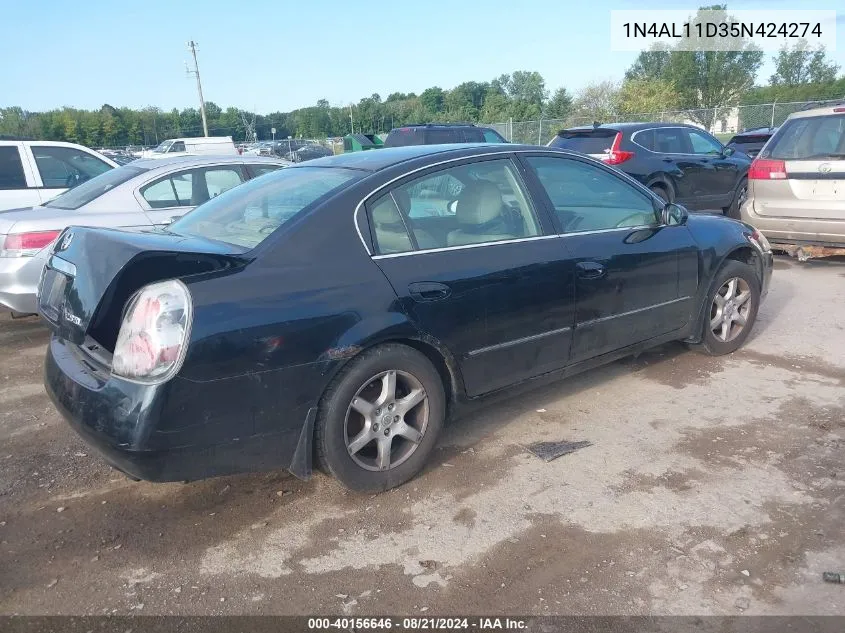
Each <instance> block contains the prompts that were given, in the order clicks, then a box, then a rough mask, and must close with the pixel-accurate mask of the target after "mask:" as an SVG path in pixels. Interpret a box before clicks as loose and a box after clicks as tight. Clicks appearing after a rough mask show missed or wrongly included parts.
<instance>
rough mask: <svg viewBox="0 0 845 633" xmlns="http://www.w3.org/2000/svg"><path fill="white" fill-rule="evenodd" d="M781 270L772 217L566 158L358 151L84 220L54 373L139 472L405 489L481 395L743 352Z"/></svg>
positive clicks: (92, 426)
mask: <svg viewBox="0 0 845 633" xmlns="http://www.w3.org/2000/svg"><path fill="white" fill-rule="evenodd" d="M771 270H772V254H771V250H770V248H769V246H768V243H767V242H766V239H765V238H764V237H763V236H762V235H760V234H759V233H758V232H757V231H756V230H755V229H754V228H753V227H751V226H749V225H747V224H743V223H741V222H738V221H735V220H732V219H729V218H725V217H716V216H709V215H689V214H687V212H686V211H685V210H684V209H683V208H682V207H680V206H678V205H674V204H664V202H663V201H662V200H660V199H659V198H657V197H655V196H654V194H652V193H651V192H650V191H649V190H648V189H645V188H644V187H642V186H641V185H640V184H638V183H637V182H635V181H633V180H632V179H631V178H629V177H627V176H626V175H624V174H622V173H620V172H618V171H615V170H613V169H612V168H609V167H606V166H605V165H603V164H601V163H600V162H598V161H595V160H592V159H590V158H588V157H585V156H582V155H578V154H574V153H571V152H567V151H564V150H555V149H545V148H539V147H531V146H518V145H516V146H514V145H509V146H495V145H454V146H449V145H440V146H436V145H431V146H411V147H404V148H396V149H383V150H378V151H372V152H361V153H352V154H345V155H341V156H334V157H329V158H324V159H317V160H314V161H310V162H308V163H304V164H302V165H297V166H294V167H289V168H288V169H283V170H280V171H278V172H274V173H272V174H268V175H265V176H262V177H260V178H257V179H254V180H252V181H250V182H248V183H246V184H244V185H241V186H239V187H236V188H234V189H232V190H230V191H227V192H225V193H223V194H221V195H220V196H218V197H216V198H214V199H212V200H210V201H208V202H206V203H205V204H203V205H200V206H199V207H197V209H196V210H194V211H192V212H191V213H189V214H187V215H185V216H184V217H182V218H181V219H179V220H177V221H176V222H175V223H173V224H172V225H170V226H169V227H167V228H166V229H164V230H161V231H157V232H132V231H120V230H107V229H93V228H83V227H71V228H69V229H67V230H66V231H65V232H64V233H62V235H60V236H59V238H58V239H57V240H56V242H55V245H54V246H53V247H52V252H51V255H50V258H49V259H48V264H47V266H46V267H45V269H44V272H43V274H42V280H41V285H40V288H39V299H38V303H39V311H40V313H41V315H42V317H43V318H44V319H45V320H46V321H47V323H48V324H49V325H50V327H51V328H52V329H53V335H52V337H51V340H50V344H49V349H48V352H47V356H46V361H45V384H46V388H47V391H48V393H49V394H50V396H51V398H52V400H53V402H54V403H55V405H56V406H57V408H58V409H59V411H61V413H62V414H63V415H64V417H65V418H66V419H67V420H68V421H69V423H70V424H71V425H72V426H73V427H74V428H75V429H76V430H77V432H79V433H80V434H81V435H82V436H83V437H84V438H85V439H86V440H87V441H88V442H89V443H90V444H92V445H93V446H95V447H96V448H97V449H98V450H99V452H100V453H101V454H102V455H103V456H104V457H105V459H106V460H107V461H109V462H110V463H111V464H112V465H114V466H115V467H116V468H118V469H120V470H122V471H124V472H126V473H127V474H129V475H131V476H133V477H135V478H140V479H148V480H154V481H175V480H193V479H199V478H204V477H210V476H215V475H223V474H229V473H235V472H245V471H255V470H267V469H276V468H287V469H289V470H290V471H291V472H292V473H293V474H294V475H296V476H298V477H302V478H305V477H308V476H309V475H310V474H311V468H312V461H313V460H316V462H317V463H318V464H319V466H320V467H321V468H322V469H323V470H325V471H326V472H328V473H330V474H332V475H334V476H335V477H337V479H339V480H340V481H341V482H342V483H343V484H344V485H345V486H347V487H349V488H351V489H354V490H359V491H378V490H385V489H387V488H390V487H392V486H396V485H399V484H401V483H402V482H404V481H407V480H408V479H409V478H411V477H413V476H414V475H415V474H416V473H418V472H419V471H420V470H421V468H422V467H423V464H424V462H425V460H426V458H427V457H428V455H429V454H430V453H431V451H432V449H433V447H434V445H435V442H436V440H437V436H438V433H439V432H440V430H441V428H442V426H443V424H444V421H445V419H446V417H447V412H448V413H450V414H451V413H453V412H454V411H455V410H456V409H458V408H460V407H462V406H463V405H466V404H467V403H470V402H473V401H476V400H478V399H482V398H483V399H487V398H488V397H490V396H492V394H498V393H501V392H502V390H504V389H506V388H509V387H511V386H513V385H516V384H525V383H530V384H535V383H537V382H539V381H543V380H545V379H551V378H556V377H562V376H566V375H569V374H573V373H576V372H578V371H582V370H584V369H588V368H590V367H595V366H597V365H600V364H603V363H606V362H609V361H612V360H614V359H617V358H620V357H622V356H625V355H629V354H633V353H637V352H639V351H642V350H643V349H645V348H648V347H651V346H654V345H658V344H660V343H664V342H667V341H671V340H682V341H686V342H688V343H690V344H693V345H696V346H697V347H699V348H700V349H702V350H704V351H706V352H709V353H711V354H725V353H729V352H732V351H734V350H735V349H737V348H738V347H739V346H740V345H741V344H742V343H743V342H744V341H745V339H746V337H747V336H748V334H749V331H750V330H751V328H752V326H753V324H754V321H755V317H756V315H757V310H758V307H759V305H760V302H761V300H762V299H763V297H764V296H765V294H766V291H767V289H768V285H769V280H770V277H771Z"/></svg>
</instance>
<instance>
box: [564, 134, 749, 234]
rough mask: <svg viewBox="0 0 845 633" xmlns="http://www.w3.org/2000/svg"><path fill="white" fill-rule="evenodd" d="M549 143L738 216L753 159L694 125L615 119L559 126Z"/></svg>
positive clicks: (666, 193)
mask: <svg viewBox="0 0 845 633" xmlns="http://www.w3.org/2000/svg"><path fill="white" fill-rule="evenodd" d="M548 145H549V146H550V147H563V148H565V149H570V150H574V151H576V152H581V153H582V154H588V155H589V156H592V157H593V158H598V159H599V160H601V161H603V162H605V163H607V164H608V165H613V166H614V167H616V168H617V169H619V170H620V171H624V172H625V173H626V174H628V175H629V176H632V177H633V178H636V179H637V180H639V181H640V182H641V183H643V184H644V185H645V186H646V187H648V188H649V189H651V190H652V191H653V192H654V193H656V194H657V195H658V196H660V197H661V198H663V199H664V200H666V201H667V202H678V203H680V204H683V205H684V206H686V207H688V208H690V209H698V210H702V209H722V211H723V212H724V213H725V214H726V215H730V216H731V217H734V218H738V217H739V207H740V205H741V204H742V202H743V201H744V200H745V195H746V191H747V174H748V168H749V166H750V165H751V159H750V158H748V156H746V155H745V154H742V153H740V152H736V151H735V150H734V149H733V148H731V147H725V146H724V145H722V144H721V143H720V142H719V141H718V140H716V139H715V138H714V137H713V136H711V135H710V134H708V133H707V132H705V131H704V130H702V129H701V128H698V127H695V126H693V125H684V124H681V123H613V124H605V125H594V126H592V127H576V128H570V129H568V130H561V131H560V132H558V133H557V136H555V137H554V138H553V139H552V140H551V141H550V142H549V143H548Z"/></svg>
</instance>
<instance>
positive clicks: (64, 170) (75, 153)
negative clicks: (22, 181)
mask: <svg viewBox="0 0 845 633" xmlns="http://www.w3.org/2000/svg"><path fill="white" fill-rule="evenodd" d="M32 154H33V156H35V164H36V165H37V166H38V172H39V174H40V175H41V182H42V183H43V186H44V187H45V188H46V189H65V188H70V187H75V186H76V185H79V184H82V183H83V182H85V181H86V180H91V178H94V177H95V176H99V175H100V174H102V173H104V172H107V171H109V170H110V169H111V168H112V167H111V165H109V164H108V163H106V162H105V161H103V160H100V159H99V158H97V157H96V156H93V155H91V154H89V153H87V152H83V151H82V150H78V149H75V148H73V147H58V146H51V145H33V146H32Z"/></svg>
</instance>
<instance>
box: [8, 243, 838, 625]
mask: <svg viewBox="0 0 845 633" xmlns="http://www.w3.org/2000/svg"><path fill="white" fill-rule="evenodd" d="M775 268H776V270H775V278H774V280H773V283H772V289H771V292H770V294H769V298H768V300H767V302H766V303H765V304H764V306H763V307H762V309H761V311H760V316H759V321H758V323H757V327H756V330H755V332H754V334H753V336H752V338H751V340H750V341H749V342H748V344H747V345H746V347H745V348H744V349H742V350H740V351H739V352H737V353H736V354H734V355H732V356H730V357H723V358H716V359H714V358H709V357H706V356H702V355H699V354H696V353H693V352H689V351H687V350H686V349H685V348H683V347H682V346H680V345H667V346H664V347H661V348H659V349H657V350H654V351H653V352H650V353H648V354H643V355H641V356H640V357H639V358H637V359H626V360H623V361H620V362H617V363H614V364H612V365H610V366H607V367H605V368H602V369H598V370H595V371H592V372H589V373H587V374H583V375H581V376H579V377H576V378H573V379H570V380H568V381H564V382H561V383H557V384H555V385H552V386H549V387H544V388H542V389H539V390H534V391H532V392H529V393H526V394H521V395H519V396H516V397H514V398H512V399H510V400H506V401H504V402H501V403H498V404H496V405H491V406H488V407H486V408H484V409H481V410H479V411H476V412H475V413H473V414H472V415H470V416H468V417H466V418H463V419H461V420H458V421H456V422H454V423H452V424H451V425H450V426H449V427H448V428H447V429H446V432H445V433H444V436H443V437H442V439H441V442H440V444H439V447H438V449H437V450H436V453H435V455H434V459H433V460H432V463H431V464H430V466H429V467H428V468H427V469H426V471H425V472H424V473H423V474H422V475H421V476H420V477H418V478H417V479H415V480H414V481H412V482H410V483H409V484H407V485H405V486H403V487H401V488H399V489H398V490H394V491H391V492H388V493H385V494H381V495H376V496H360V495H355V494H351V493H346V492H344V491H343V490H342V489H341V488H340V486H338V485H337V484H336V483H334V482H333V481H331V480H330V479H328V478H326V477H323V476H317V477H315V478H314V479H312V481H310V482H300V481H297V480H296V479H293V478H291V477H287V476H285V475H284V474H283V473H268V474H260V475H248V476H239V477H226V478H220V479H213V480H208V481H203V482H198V483H192V484H149V483H136V482H132V481H130V480H129V479H127V478H126V477H125V476H123V475H121V474H120V473H118V472H116V471H114V470H111V469H110V468H109V467H108V466H106V465H105V464H104V463H103V462H102V461H101V460H100V459H99V458H98V457H97V455H96V454H94V453H93V451H91V450H89V449H88V448H87V447H86V446H85V444H83V443H82V442H81V441H80V440H79V439H78V438H77V437H76V435H75V434H74V433H73V432H72V431H71V430H70V429H69V428H68V427H67V426H66V425H65V424H64V423H63V422H62V420H61V419H60V418H59V417H58V415H57V414H56V412H55V411H54V410H53V408H52V406H51V405H50V403H49V401H48V399H47V397H46V395H45V394H44V391H43V388H42V385H41V362H42V357H43V353H44V344H45V342H46V340H47V333H46V331H45V330H44V328H43V327H42V326H41V325H40V324H39V322H38V321H37V320H35V319H25V320H15V321H12V320H10V319H9V317H8V315H0V318H2V320H0V344H2V345H3V354H2V357H0V447H2V448H0V613H4V614H9V613H21V614H102V613H117V614H127V613H143V614H313V613H340V614H350V615H352V614H355V615H362V614H384V613H392V614H413V613H417V614H424V613H427V614H434V613H436V614H459V613H463V614H466V613H497V614H523V615H546V614H633V615H639V614H738V613H766V614H777V613H779V614H845V591H844V590H843V589H842V587H841V586H837V585H829V584H824V583H822V581H821V573H822V571H827V570H831V571H845V569H843V568H845V539H843V536H845V528H843V525H845V503H843V500H845V471H843V465H842V464H843V454H845V451H844V449H845V325H843V318H842V315H843V314H845V291H843V288H845V263H843V262H836V261H827V262H825V261H818V262H811V263H809V264H799V263H797V262H795V261H792V260H787V259H781V258H779V259H778V260H777V261H776V265H775ZM562 439H566V440H589V441H590V442H592V443H593V445H592V446H590V447H587V448H583V449H581V450H579V451H577V452H575V453H572V454H569V455H566V456H564V457H561V458H559V459H557V460H555V461H552V462H548V463H546V462H543V461H541V460H540V459H538V458H536V457H534V456H532V455H531V454H530V453H528V452H527V451H526V450H525V448H524V446H525V445H527V444H530V443H533V442H537V441H556V440H562Z"/></svg>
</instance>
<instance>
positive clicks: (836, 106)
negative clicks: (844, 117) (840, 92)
mask: <svg viewBox="0 0 845 633" xmlns="http://www.w3.org/2000/svg"><path fill="white" fill-rule="evenodd" d="M837 110H838V112H837ZM843 112H845V101H843V102H841V103H832V104H830V105H826V106H819V107H817V108H807V109H806V110H800V111H798V112H793V113H792V114H790V115H789V116H788V117H787V118H788V119H802V118H804V117H811V116H823V115H825V114H828V115H835V114H842V113H843Z"/></svg>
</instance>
